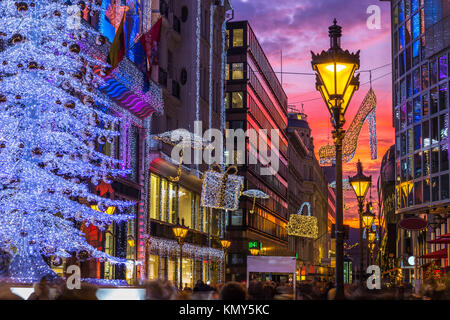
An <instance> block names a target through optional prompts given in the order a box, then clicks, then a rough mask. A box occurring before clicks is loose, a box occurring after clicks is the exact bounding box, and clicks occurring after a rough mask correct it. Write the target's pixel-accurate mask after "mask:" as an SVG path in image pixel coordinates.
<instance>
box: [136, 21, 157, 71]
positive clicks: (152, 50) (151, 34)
mask: <svg viewBox="0 0 450 320" xmlns="http://www.w3.org/2000/svg"><path fill="white" fill-rule="evenodd" d="M161 23H162V18H159V20H158V21H157V22H156V23H155V24H154V25H153V26H152V27H151V28H150V30H149V31H147V32H146V33H144V34H143V35H142V36H141V37H140V38H139V41H138V42H139V43H140V45H141V46H142V47H143V48H144V51H145V55H146V56H147V62H148V63H147V65H148V67H147V78H149V76H150V73H151V70H152V66H153V65H157V64H158V46H159V41H160V39H161Z"/></svg>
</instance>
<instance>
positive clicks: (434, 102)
mask: <svg viewBox="0 0 450 320" xmlns="http://www.w3.org/2000/svg"><path fill="white" fill-rule="evenodd" d="M430 109H431V114H434V113H436V112H437V111H438V92H437V87H434V88H433V89H431V91H430Z"/></svg>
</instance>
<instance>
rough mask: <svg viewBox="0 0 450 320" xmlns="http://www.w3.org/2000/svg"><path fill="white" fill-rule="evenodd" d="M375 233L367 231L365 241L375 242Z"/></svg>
mask: <svg viewBox="0 0 450 320" xmlns="http://www.w3.org/2000/svg"><path fill="white" fill-rule="evenodd" d="M376 235H377V233H376V232H375V231H369V232H368V234H367V240H369V242H370V243H372V242H374V241H375V237H376Z"/></svg>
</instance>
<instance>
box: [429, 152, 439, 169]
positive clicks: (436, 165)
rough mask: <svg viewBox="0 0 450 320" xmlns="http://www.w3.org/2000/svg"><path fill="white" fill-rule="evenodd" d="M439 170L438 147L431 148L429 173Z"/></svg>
mask: <svg viewBox="0 0 450 320" xmlns="http://www.w3.org/2000/svg"><path fill="white" fill-rule="evenodd" d="M438 171H439V147H436V148H433V149H431V173H436V172H438Z"/></svg>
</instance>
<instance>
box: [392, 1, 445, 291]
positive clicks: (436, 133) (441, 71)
mask: <svg viewBox="0 0 450 320" xmlns="http://www.w3.org/2000/svg"><path fill="white" fill-rule="evenodd" d="M390 2H391V19H392V21H391V23H392V30H391V31H392V71H393V76H392V78H393V87H392V89H393V126H394V128H395V213H396V214H400V215H401V218H402V219H404V218H410V217H411V216H416V217H420V218H423V219H425V220H427V221H428V223H429V224H428V228H427V229H424V230H422V231H420V232H419V231H413V230H407V229H406V230H405V229H398V242H399V243H398V246H397V248H398V249H397V251H398V252H397V258H398V259H399V265H398V267H400V265H401V264H403V263H404V262H405V261H407V260H408V257H409V256H415V257H416V258H420V259H416V263H415V267H416V268H417V269H416V272H415V275H416V280H419V281H417V282H416V284H418V285H420V281H421V280H422V279H423V276H424V275H425V274H426V270H425V267H426V266H427V265H429V264H430V263H431V262H433V261H434V262H436V263H437V265H438V266H439V267H441V268H445V267H446V266H447V265H448V259H447V256H448V254H447V253H448V252H447V249H445V250H444V251H445V254H444V251H440V249H444V247H442V248H440V246H441V245H439V244H431V243H430V242H429V241H431V240H433V239H436V238H437V237H439V236H440V235H442V234H444V233H448V231H449V230H448V225H449V223H448V219H447V216H446V215H447V214H448V211H449V210H448V205H449V204H450V199H449V137H448V127H449V93H448V92H449V64H448V61H449V49H450V32H449V31H448V30H450V17H449V15H450V3H449V1H445V0H392V1H390ZM436 252H441V253H442V254H440V255H437V254H431V255H428V254H430V253H436ZM427 257H433V259H431V258H430V259H429V258H427ZM403 278H404V281H406V280H405V279H406V277H403Z"/></svg>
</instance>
